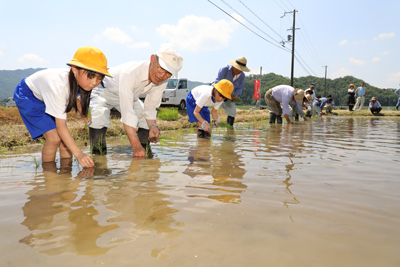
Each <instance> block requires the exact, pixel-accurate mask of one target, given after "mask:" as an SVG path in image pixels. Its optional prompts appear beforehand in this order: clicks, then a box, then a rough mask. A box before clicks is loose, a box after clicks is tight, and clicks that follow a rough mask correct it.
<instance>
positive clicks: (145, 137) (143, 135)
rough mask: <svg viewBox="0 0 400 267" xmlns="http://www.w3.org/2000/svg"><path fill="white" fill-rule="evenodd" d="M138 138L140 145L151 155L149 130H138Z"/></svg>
mask: <svg viewBox="0 0 400 267" xmlns="http://www.w3.org/2000/svg"><path fill="white" fill-rule="evenodd" d="M136 133H137V136H138V138H139V141H140V144H141V145H142V147H143V148H144V149H145V150H147V151H148V153H151V147H150V141H149V130H148V129H144V128H139V129H138V130H137V132H136Z"/></svg>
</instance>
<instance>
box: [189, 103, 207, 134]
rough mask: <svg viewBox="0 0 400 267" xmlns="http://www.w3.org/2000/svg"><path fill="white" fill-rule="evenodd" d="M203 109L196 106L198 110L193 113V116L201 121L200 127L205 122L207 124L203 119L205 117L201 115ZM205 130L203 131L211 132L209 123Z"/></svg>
mask: <svg viewBox="0 0 400 267" xmlns="http://www.w3.org/2000/svg"><path fill="white" fill-rule="evenodd" d="M201 109H202V108H201V107H199V106H197V105H196V108H195V109H194V111H193V115H194V116H195V117H196V119H197V120H198V121H199V123H200V125H203V123H204V122H207V121H206V120H205V119H203V117H202V116H201V115H200V111H201ZM204 128H205V129H203V130H204V131H207V132H208V131H210V130H211V128H210V125H209V124H208V122H207V123H205V127H204Z"/></svg>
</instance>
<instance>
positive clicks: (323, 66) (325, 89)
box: [322, 66, 328, 96]
mask: <svg viewBox="0 0 400 267" xmlns="http://www.w3.org/2000/svg"><path fill="white" fill-rule="evenodd" d="M322 67H323V68H325V92H324V96H326V69H327V68H328V66H322Z"/></svg>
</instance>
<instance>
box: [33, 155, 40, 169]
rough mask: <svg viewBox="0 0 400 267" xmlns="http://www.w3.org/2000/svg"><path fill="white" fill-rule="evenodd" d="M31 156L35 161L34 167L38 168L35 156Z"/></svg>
mask: <svg viewBox="0 0 400 267" xmlns="http://www.w3.org/2000/svg"><path fill="white" fill-rule="evenodd" d="M31 157H32V158H33V162H35V166H36V169H37V168H39V162H38V161H37V160H36V157H35V156H31Z"/></svg>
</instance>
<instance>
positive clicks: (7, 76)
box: [0, 69, 43, 99]
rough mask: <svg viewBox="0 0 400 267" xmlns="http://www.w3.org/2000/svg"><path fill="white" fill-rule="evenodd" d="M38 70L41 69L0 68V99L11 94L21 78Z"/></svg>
mask: <svg viewBox="0 0 400 267" xmlns="http://www.w3.org/2000/svg"><path fill="white" fill-rule="evenodd" d="M39 70H43V69H23V70H0V99H5V98H8V97H11V96H13V94H14V90H15V87H16V86H17V85H18V84H19V83H20V82H21V80H22V79H23V78H25V77H28V76H30V75H32V74H33V73H35V72H37V71H39Z"/></svg>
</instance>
